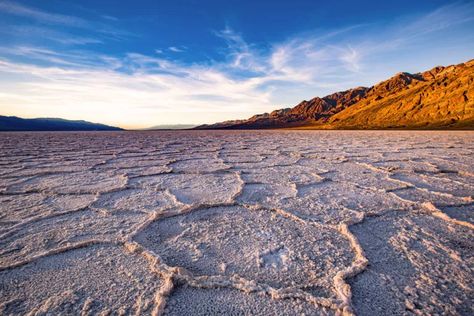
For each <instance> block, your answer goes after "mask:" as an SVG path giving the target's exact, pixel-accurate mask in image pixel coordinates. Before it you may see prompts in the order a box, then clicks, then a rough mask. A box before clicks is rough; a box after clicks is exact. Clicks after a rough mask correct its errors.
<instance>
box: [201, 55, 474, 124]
mask: <svg viewBox="0 0 474 316" xmlns="http://www.w3.org/2000/svg"><path fill="white" fill-rule="evenodd" d="M259 128H310V129H312V128H317V129H388V128H401V129H403V128H408V129H438V128H441V129H444V128H454V129H463V128H466V129H472V128H474V60H470V61H468V62H466V63H461V64H458V65H452V66H447V67H443V66H437V67H435V68H433V69H431V70H428V71H425V72H421V73H416V74H410V73H406V72H401V73H398V74H396V75H395V76H393V77H392V78H390V79H388V80H386V81H382V82H380V83H378V84H376V85H374V86H372V87H370V88H365V87H358V88H355V89H350V90H347V91H342V92H336V93H333V94H331V95H328V96H325V97H323V98H320V97H315V98H313V99H311V100H309V101H306V100H305V101H302V102H301V103H299V104H298V105H296V106H295V107H293V108H286V109H280V110H275V111H273V112H271V113H264V114H259V115H254V116H252V117H251V118H249V119H246V120H234V121H226V122H221V123H216V124H211V125H201V126H198V127H197V129H259Z"/></svg>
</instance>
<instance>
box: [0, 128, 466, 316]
mask: <svg viewBox="0 0 474 316" xmlns="http://www.w3.org/2000/svg"><path fill="white" fill-rule="evenodd" d="M0 136H1V137H0V148H1V152H0V166H1V168H0V236H1V237H0V315H18V314H29V315H44V314H51V315H53V314H54V315H57V314H82V315H96V314H107V313H112V314H126V315H129V314H135V315H142V314H143V315H147V314H162V313H163V314H166V315H210V314H211V315H212V314H227V315H234V314H235V315H276V314H277V315H294V314H306V315H334V314H342V313H345V314H352V313H355V314H358V315H405V314H412V313H413V314H418V315H433V314H450V315H473V314H474V307H473V306H474V251H473V250H474V230H473V229H474V132H412V131H386V132H382V131H365V132H362V131H360V132H353V131H326V132H323V131H260V132H256V131H212V132H211V131H196V132H194V131H179V132H103V133H100V132H98V133H94V132H90V133H2V134H1V135H0Z"/></svg>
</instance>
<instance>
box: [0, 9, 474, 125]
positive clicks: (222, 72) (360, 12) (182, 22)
mask: <svg viewBox="0 0 474 316" xmlns="http://www.w3.org/2000/svg"><path fill="white" fill-rule="evenodd" d="M0 43H1V44H0V83H1V84H0V114H3V115H18V116H22V117H45V116H47V117H63V118H70V119H85V120H91V121H98V122H103V123H107V124H113V125H118V126H122V127H127V128H140V127H148V126H153V125H158V124H201V123H211V122H215V121H221V120H227V119H236V118H246V117H248V116H251V115H253V114H255V113H260V112H266V111H271V110H273V109H277V108H281V107H289V106H293V105H295V104H296V103H298V102H299V101H301V100H303V99H310V98H312V97H314V96H324V95H327V94H329V93H332V92H335V91H340V90H344V89H348V88H352V87H356V86H361V85H365V86H369V85H372V84H374V83H376V82H378V81H380V80H383V79H386V78H388V77H390V76H392V75H393V74H395V73H396V72H399V71H409V72H417V71H422V70H426V69H429V68H431V67H433V66H435V65H440V64H441V65H448V64H454V63H459V62H463V61H466V60H469V59H472V58H474V2H473V1H437V0H429V1H428V0H427V1H422V0H420V1H413V0H411V1H404V0H402V1H316V0H314V1H298V0H293V1H243V0H240V1H141V0H135V1H101V0H95V1H93V0H81V1H75V2H74V1H56V0H49V1H3V0H0Z"/></svg>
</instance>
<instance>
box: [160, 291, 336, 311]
mask: <svg viewBox="0 0 474 316" xmlns="http://www.w3.org/2000/svg"><path fill="white" fill-rule="evenodd" d="M164 314H165V315H168V316H178V315H193V316H207V315H230V316H233V315H256V316H257V315H262V316H263V315H281V316H285V315H288V316H290V315H321V316H323V315H334V311H332V310H329V309H326V308H323V307H316V306H314V305H311V304H309V303H306V302H304V301H299V300H273V299H271V298H270V297H268V296H260V295H256V294H253V293H249V294H247V293H243V292H241V291H237V290H233V289H227V288H222V289H197V288H192V287H187V286H182V287H179V288H178V289H177V290H176V291H174V292H173V294H172V295H171V297H170V299H169V301H168V304H167V307H166V309H165V313H164Z"/></svg>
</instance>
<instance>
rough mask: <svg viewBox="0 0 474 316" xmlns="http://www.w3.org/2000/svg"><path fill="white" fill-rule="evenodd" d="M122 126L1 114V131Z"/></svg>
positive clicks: (97, 128) (102, 128)
mask: <svg viewBox="0 0 474 316" xmlns="http://www.w3.org/2000/svg"><path fill="white" fill-rule="evenodd" d="M119 130H122V129H121V128H118V127H114V126H109V125H104V124H99V123H91V122H87V121H71V120H65V119H60V118H34V119H24V118H19V117H16V116H1V115H0V131H119Z"/></svg>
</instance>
